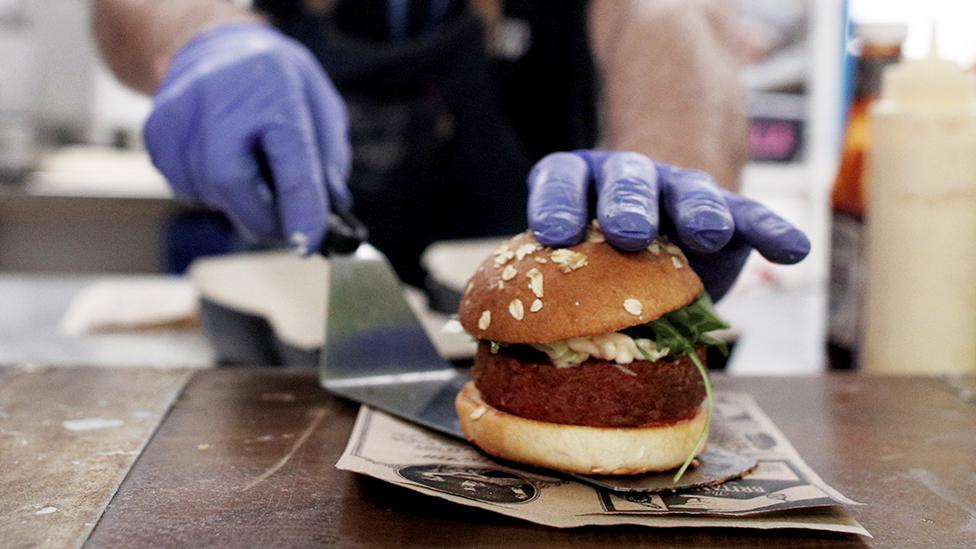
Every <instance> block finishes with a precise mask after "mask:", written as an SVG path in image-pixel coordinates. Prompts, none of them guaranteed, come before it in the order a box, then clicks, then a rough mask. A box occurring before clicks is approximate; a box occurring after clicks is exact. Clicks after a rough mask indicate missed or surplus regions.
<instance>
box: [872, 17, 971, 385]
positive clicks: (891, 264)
mask: <svg viewBox="0 0 976 549" xmlns="http://www.w3.org/2000/svg"><path fill="white" fill-rule="evenodd" d="M871 127H872V143H871V155H870V163H871V172H870V184H871V193H870V202H869V210H868V253H867V259H868V285H867V306H866V308H865V328H866V333H865V341H864V356H863V357H862V360H861V363H862V364H863V365H864V367H865V369H866V370H868V371H870V372H878V373H902V374H904V373H920V372H921V373H962V372H970V373H972V372H976V247H974V246H973V245H972V239H973V235H976V77H974V75H973V74H971V73H969V72H966V71H963V70H962V69H961V68H960V67H959V66H957V65H956V64H955V63H954V62H951V61H948V60H945V59H941V58H940V57H939V55H938V52H937V51H936V47H935V32H934V30H933V33H932V45H931V49H930V52H929V56H928V57H927V58H925V59H921V60H910V61H905V62H902V63H900V64H897V65H894V66H891V67H888V68H887V69H886V70H885V72H884V77H883V82H882V87H881V99H880V101H878V103H877V104H876V105H875V106H874V107H873V109H872V111H871Z"/></svg>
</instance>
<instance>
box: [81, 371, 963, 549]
mask: <svg viewBox="0 0 976 549" xmlns="http://www.w3.org/2000/svg"><path fill="white" fill-rule="evenodd" d="M716 381H717V385H718V387H720V388H722V389H726V390H735V391H746V392H750V393H752V394H753V395H755V396H756V398H757V399H758V400H759V402H760V405H761V406H762V407H763V409H764V410H765V411H766V413H767V414H768V415H769V416H770V417H771V418H772V419H773V421H775V422H776V424H777V425H778V426H779V427H780V429H781V430H782V431H783V432H784V433H785V434H786V435H787V436H788V437H789V438H790V439H791V440H792V442H793V443H794V445H795V446H796V447H797V449H798V450H799V451H800V453H801V454H802V455H803V457H804V458H805V459H806V460H807V462H808V463H809V464H810V465H811V466H812V467H813V468H814V469H815V470H816V471H817V472H818V473H820V474H821V476H823V477H824V479H825V480H826V481H827V482H828V483H830V484H831V485H833V486H834V487H836V488H838V489H839V490H840V491H841V492H843V493H844V494H846V495H848V496H850V497H852V498H854V499H856V500H859V501H862V502H864V503H866V504H867V505H866V506H863V507H856V508H851V509H850V512H851V513H852V514H853V515H854V516H855V518H857V519H858V520H859V521H861V522H862V524H864V526H865V527H867V529H868V530H870V531H871V532H872V533H873V534H874V535H875V538H874V539H873V540H871V539H863V538H859V537H856V536H845V535H836V534H828V533H820V532H808V531H771V532H758V531H748V530H719V529H703V530H694V529H677V530H652V529H647V528H638V527H625V528H618V527H613V528H583V529H573V530H557V529H551V528H545V527H541V526H537V525H534V524H530V523H527V522H520V521H517V520H514V519H509V518H505V517H502V516H498V515H494V514H491V513H488V512H485V511H480V510H475V509H469V508H465V507H461V506H456V505H452V504H450V503H448V502H445V501H441V500H438V499H434V498H429V497H425V496H422V495H419V494H416V493H414V492H410V491H407V490H404V489H400V488H396V487H393V486H390V485H388V484H385V483H382V482H380V481H376V480H372V479H367V478H360V477H357V476H355V475H352V474H349V473H346V472H342V471H338V470H336V469H335V468H334V467H333V464H334V463H335V461H336V460H337V458H338V457H339V455H340V454H341V452H342V449H343V447H344V445H345V442H346V438H347V436H348V433H349V430H350V428H351V426H352V421H353V418H354V415H355V411H356V407H355V406H354V405H352V404H349V403H345V402H342V401H338V400H336V399H333V398H331V397H329V396H328V395H326V394H325V393H323V392H322V391H320V390H319V389H318V383H317V378H316V375H315V373H314V372H309V371H296V370H272V369H265V370H253V369H239V370H214V371H202V372H199V373H198V374H196V376H195V377H194V379H193V380H192V382H191V383H190V384H189V385H188V386H187V388H186V391H185V394H184V395H183V396H182V398H180V400H179V401H177V403H176V404H175V406H174V408H173V410H172V412H171V413H170V415H169V417H168V418H167V420H166V422H165V423H164V424H163V425H162V426H161V427H160V429H159V430H158V432H157V434H156V436H155V437H154V438H153V440H152V441H151V443H150V444H149V446H148V447H147V448H146V451H145V452H144V454H143V456H142V458H141V459H140V460H139V462H138V463H137V464H136V465H135V467H134V468H133V469H132V471H131V473H130V474H129V476H128V478H126V480H125V482H124V483H123V485H122V486H121V487H120V489H119V492H118V494H117V495H116V497H115V499H114V500H113V501H112V503H111V504H110V505H109V506H108V508H107V510H106V512H105V514H104V516H103V518H102V520H101V522H100V523H99V524H98V526H97V528H96V529H95V531H94V532H93V533H92V536H91V538H90V540H89V544H90V545H91V546H92V547H113V546H127V547H135V546H155V545H192V546H199V545H227V546H266V545H284V546H312V545H323V544H325V545H341V546H344V547H373V546H378V547H398V546H404V545H411V544H412V545H417V546H434V547H445V546H467V547H505V548H509V547H535V546H540V545H542V546H570V547H608V546H618V545H619V546H634V545H637V544H662V545H674V546H696V547H698V546H711V545H717V546H732V545H743V544H748V545H752V546H758V547H781V546H791V547H835V546H862V545H878V546H897V547H967V546H974V545H976V491H974V490H973V486H974V484H976V465H974V459H973V456H976V436H974V433H976V406H973V405H972V404H971V403H969V402H967V401H965V400H962V399H961V398H960V397H959V394H958V390H954V389H952V388H950V386H949V385H948V383H947V382H946V381H945V380H939V379H917V378H865V377H857V376H830V377H817V378H770V379H743V378H724V377H718V378H717V380H716Z"/></svg>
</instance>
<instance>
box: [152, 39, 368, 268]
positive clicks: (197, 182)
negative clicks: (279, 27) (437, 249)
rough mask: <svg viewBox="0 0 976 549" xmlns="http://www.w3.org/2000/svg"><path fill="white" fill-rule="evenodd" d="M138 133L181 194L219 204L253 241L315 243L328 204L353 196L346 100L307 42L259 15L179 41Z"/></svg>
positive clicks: (310, 247)
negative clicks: (180, 45)
mask: <svg viewBox="0 0 976 549" xmlns="http://www.w3.org/2000/svg"><path fill="white" fill-rule="evenodd" d="M145 140H146V147H147V148H148V149H149V153H150V155H151V156H152V160H153V163H154V164H155V165H156V167H157V168H159V170H160V171H161V172H162V173H163V175H165V176H166V178H167V179H169V182H170V184H171V185H172V186H173V189H174V190H175V192H176V194H177V195H178V196H181V197H184V198H189V199H192V200H197V201H200V202H203V203H204V204H207V205H208V206H211V207H214V208H217V209H220V210H222V211H223V212H224V213H225V214H227V216H228V217H230V219H231V220H232V221H233V223H234V224H235V225H236V226H237V228H238V229H239V230H240V231H241V232H242V233H244V235H245V236H246V237H248V238H249V239H251V240H254V241H257V242H261V243H266V244H282V243H285V242H288V243H290V245H291V246H293V247H294V248H296V249H297V250H298V251H300V252H302V253H308V252H311V251H315V250H316V249H317V248H318V247H319V244H320V243H321V242H322V240H323V239H324V238H325V230H326V223H327V219H328V213H329V209H330V207H331V208H333V209H344V210H348V209H349V208H350V207H351V205H352V198H351V195H350V193H349V190H348V188H347V187H346V179H347V177H348V174H349V165H350V148H349V143H348V138H347V121H346V110H345V104H344V103H343V101H342V99H341V98H340V97H339V94H338V93H337V92H336V89H335V87H334V86H333V85H332V83H331V82H330V81H329V78H328V77H327V76H326V74H325V72H324V71H323V70H322V68H321V66H320V65H319V63H318V62H317V61H316V60H315V58H314V57H312V55H311V53H309V52H308V50H306V49H305V48H304V47H303V46H301V45H300V44H298V43H297V42H295V41H294V40H292V39H290V38H288V37H286V36H284V35H283V34H281V33H279V32H278V31H276V30H274V29H273V28H271V27H269V26H267V25H264V24H259V23H253V24H233V25H226V26H222V27H217V28H216V29H213V30H211V31H208V32H205V33H203V34H201V35H199V36H197V37H195V38H193V39H191V40H190V41H189V42H188V43H187V44H186V45H185V46H183V48H182V49H181V50H180V51H179V52H177V54H176V55H175V56H173V59H172V61H171V63H170V66H169V69H168V71H167V74H166V78H165V79H164V81H163V83H162V85H161V86H160V88H159V90H158V91H157V93H156V97H155V105H154V108H153V111H152V114H151V115H150V117H149V120H148V121H147V122H146V126H145Z"/></svg>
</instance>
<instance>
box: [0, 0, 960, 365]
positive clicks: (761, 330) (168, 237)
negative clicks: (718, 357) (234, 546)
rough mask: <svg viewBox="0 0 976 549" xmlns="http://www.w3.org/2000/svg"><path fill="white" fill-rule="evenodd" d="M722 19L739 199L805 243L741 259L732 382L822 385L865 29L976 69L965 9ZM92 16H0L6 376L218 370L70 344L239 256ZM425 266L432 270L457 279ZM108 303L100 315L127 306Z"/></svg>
mask: <svg viewBox="0 0 976 549" xmlns="http://www.w3.org/2000/svg"><path fill="white" fill-rule="evenodd" d="M242 3H243V4H246V2H242ZM733 4H734V5H735V8H736V13H737V18H738V20H737V21H736V22H735V23H736V25H737V28H738V29H739V32H738V36H739V38H740V40H739V42H740V43H739V44H738V47H739V50H740V51H738V52H737V53H738V55H740V56H741V57H743V58H744V59H745V60H746V66H745V68H744V69H743V70H742V72H741V82H742V85H743V86H744V88H745V89H746V90H747V108H748V113H749V118H750V126H749V146H750V158H751V160H750V162H749V164H748V166H747V168H746V169H745V172H744V174H743V179H742V192H743V193H744V194H746V195H748V196H751V197H754V198H756V199H758V200H760V201H762V202H765V203H767V204H768V205H770V206H771V207H772V208H773V209H774V210H776V211H777V212H779V213H780V214H781V215H783V216H784V217H785V218H787V219H789V220H791V221H792V222H794V223H795V224H797V225H798V226H800V227H801V228H803V229H805V230H806V231H807V233H808V234H809V235H810V238H811V241H812V244H813V253H812V254H811V256H810V257H809V258H808V259H807V260H806V261H805V262H803V263H801V264H800V265H797V266H791V267H780V266H774V265H772V264H770V263H768V262H766V261H764V260H762V259H761V258H759V257H758V256H755V257H753V258H751V259H750V263H749V264H748V267H747V269H746V271H745V272H744V274H743V275H742V277H741V278H740V280H739V282H738V283H737V285H736V287H735V288H734V289H733V291H732V292H731V294H730V295H729V296H728V297H726V298H725V300H723V302H722V303H721V304H720V309H721V312H722V313H724V314H725V315H726V316H727V317H728V318H729V319H730V320H731V322H732V324H733V325H734V326H735V327H736V331H737V334H738V336H739V340H738V343H737V345H736V351H735V354H734V356H733V361H732V362H731V363H730V365H729V370H730V371H732V372H734V373H741V374H801V373H813V372H819V371H822V370H824V369H826V368H827V367H828V358H829V356H828V355H829V353H828V348H829V347H828V345H827V340H828V316H829V313H828V304H829V302H830V299H829V298H830V293H831V288H830V283H831V270H832V268H834V269H836V268H843V265H841V266H840V267H838V265H837V264H836V262H837V259H836V258H835V259H834V265H833V267H832V260H831V241H832V236H831V229H832V226H833V225H832V223H833V219H834V217H835V210H836V203H835V202H836V201H835V200H832V194H833V190H834V188H835V182H836V181H837V178H838V173H839V167H840V165H841V159H842V157H843V150H844V135H845V127H846V126H847V116H848V112H849V108H850V105H851V104H852V102H853V101H854V100H855V98H856V93H855V87H856V86H855V82H856V80H857V70H858V63H857V55H858V50H857V48H856V47H855V46H856V44H857V40H855V38H857V37H858V35H859V30H858V29H862V31H861V35H862V37H863V36H867V37H869V38H871V39H874V40H881V41H888V42H892V43H895V44H897V45H900V46H901V53H902V54H903V55H904V56H906V57H922V56H924V55H925V54H926V53H927V51H928V47H929V40H930V35H931V32H932V26H933V24H935V25H937V27H938V39H937V43H938V47H939V51H940V53H941V54H942V55H943V56H944V57H947V58H950V59H952V60H954V61H956V62H958V63H959V64H961V65H962V66H964V67H970V66H972V64H973V61H974V56H976V33H973V32H972V26H973V24H974V23H976V3H972V2H965V1H951V0H929V1H927V2H918V1H910V0H904V1H893V0H849V1H847V2H845V1H842V0H738V1H735V2H733ZM90 10H91V6H90V3H89V2H87V1H83V0H0V308H2V309H3V310H2V311H0V315H2V316H0V363H9V362H13V361H31V362H44V361H56V360H63V361H72V362H77V361H88V362H92V363H106V364H120V363H126V362H129V361H136V360H138V359H139V357H140V356H144V355H145V353H146V350H147V349H151V350H153V352H154V353H157V354H155V355H154V357H155V358H154V360H156V361H158V362H160V363H166V362H172V363H183V364H189V365H208V364H212V363H213V362H214V361H215V360H216V359H217V358H218V357H216V356H215V351H214V349H213V348H212V346H210V345H208V343H207V342H206V340H205V338H203V337H202V336H201V335H200V334H199V327H198V326H197V327H193V326H191V327H189V328H179V329H177V328H174V327H172V326H170V327H169V328H172V330H171V331H167V332H154V333H152V334H148V333H140V334H137V335H136V336H133V337H135V338H134V339H133V338H132V337H128V336H126V335H125V334H120V333H111V332H112V330H94V331H93V333H89V334H87V335H79V334H82V333H83V332H85V327H84V326H85V322H86V321H84V320H82V321H77V322H76V323H78V322H80V324H81V325H82V327H81V328H78V327H77V326H76V328H75V331H74V332H72V331H71V330H70V329H69V330H67V331H66V328H65V315H66V314H67V313H68V310H69V308H70V307H71V306H72V305H77V298H78V296H79V293H81V292H82V291H83V290H85V289H89V288H90V286H91V285H92V284H94V283H97V282H104V281H111V280H127V281H141V282H153V281H156V282H165V281H171V280H173V279H172V278H170V277H169V276H167V275H180V274H182V273H184V271H185V269H186V267H187V265H189V264H190V262H191V261H192V260H193V259H195V258H198V257H201V256H212V255H220V254H223V253H228V252H232V251H237V250H239V249H240V244H239V241H238V239H236V237H235V236H234V235H233V234H231V229H230V227H229V225H221V224H220V223H219V222H214V221H213V219H212V218H211V217H208V216H207V215H206V214H204V213H203V212H202V211H200V210H198V209H196V208H195V207H193V206H190V205H186V204H180V203H177V202H175V201H173V200H172V199H171V194H170V191H169V188H168V186H167V184H166V182H165V180H164V179H163V177H162V176H161V175H160V174H159V173H158V172H157V171H156V170H155V169H154V168H153V167H152V165H151V163H150V162H149V159H148V156H147V154H146V153H145V152H144V149H143V145H142V142H141V131H142V130H141V127H142V124H143V122H144V120H145V118H146V117H147V115H148V113H149V110H150V107H151V99H150V98H148V97H145V96H142V95H139V94H137V93H134V92H132V91H129V90H127V89H126V88H125V87H123V86H122V85H120V84H119V83H118V82H117V81H116V80H115V79H114V78H113V76H111V74H110V73H109V71H108V70H107V69H106V67H105V65H104V64H103V62H102V61H101V60H100V59H99V56H98V53H97V50H96V48H95V45H94V43H93V40H92V37H91V36H90V33H89V22H88V21H89V18H90ZM508 28H509V29H512V28H517V25H516V26H515V27H512V26H509V27H508ZM974 154H976V151H974ZM186 235H193V237H192V238H189V237H187V236H186ZM444 249H446V250H448V251H443V250H442V251H441V253H458V252H457V251H456V250H455V249H454V248H451V247H450V246H446V247H444ZM451 250H454V251H453V252H452V251H451ZM436 253H437V251H436V250H435V251H434V252H433V254H434V256H432V257H428V262H427V263H428V266H429V268H431V269H432V270H436V269H437V268H439V267H438V266H441V265H452V264H454V263H455V262H452V261H450V260H444V259H443V258H438V257H436ZM462 255H463V253H462ZM432 274H434V275H435V277H436V276H438V273H436V272H435V273H432ZM226 276H236V275H233V274H228V275H226ZM206 277H208V278H207V281H208V283H211V284H215V285H218V286H219V285H222V284H223V283H224V282H223V281H221V280H220V279H219V278H220V277H219V274H212V275H211V274H208V275H206ZM213 277H216V278H217V280H216V281H214V280H213ZM451 278H452V277H451V274H450V273H445V274H443V275H442V276H441V279H443V280H451ZM197 286H199V284H198V285H197ZM110 293H111V292H110ZM177 293H178V292H177ZM112 295H113V296H114V297H112V298H104V297H103V298H102V300H101V301H99V306H101V307H107V306H110V305H111V304H112V303H111V299H122V297H119V296H121V295H125V294H124V293H123V294H119V293H115V294H112ZM128 295H132V294H128ZM136 295H138V294H136ZM154 295H156V296H157V297H158V296H160V295H162V296H164V297H162V298H161V299H162V300H163V301H166V300H167V299H168V298H166V297H165V296H166V295H167V294H166V293H165V292H163V293H162V294H160V293H156V294H154ZM180 295H182V294H180ZM106 299H108V300H109V305H105V302H106V301H105V300H106ZM169 299H170V300H172V299H175V298H169ZM119 303H120V302H118V301H117V302H115V305H116V306H117V307H119V308H126V307H130V306H131V303H128V304H121V305H120V304H119ZM89 306H90V305H89ZM79 314H80V315H81V316H84V314H83V313H76V315H79ZM89 314H90V313H89ZM106 314H108V315H109V316H112V313H106ZM75 318H76V320H77V316H76V317H75ZM89 322H93V321H90V320H89ZM69 324H70V323H69ZM107 324H112V323H111V322H108V323H107ZM191 324H192V323H191ZM103 327H104V326H103ZM312 331H314V329H313V330H312ZM161 334H162V339H160V337H161ZM847 344H848V345H849V342H848V343H847ZM843 345H844V343H843V342H841V343H840V346H841V347H843ZM835 346H836V345H835ZM841 351H843V349H841ZM836 360H843V358H840V359H836Z"/></svg>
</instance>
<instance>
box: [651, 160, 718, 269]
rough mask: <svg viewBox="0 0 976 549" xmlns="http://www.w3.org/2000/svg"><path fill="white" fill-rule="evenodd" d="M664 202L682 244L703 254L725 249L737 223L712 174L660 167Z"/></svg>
mask: <svg viewBox="0 0 976 549" xmlns="http://www.w3.org/2000/svg"><path fill="white" fill-rule="evenodd" d="M658 174H659V175H660V178H661V195H662V196H661V198H662V201H663V205H664V208H665V211H666V212H667V214H668V216H669V217H670V218H671V220H672V221H673V222H674V228H675V232H676V233H677V236H678V239H679V240H680V243H681V244H684V245H685V246H687V247H688V248H691V249H692V250H696V251H700V252H714V251H717V250H720V249H722V247H723V246H725V245H726V244H728V242H729V240H731V239H732V235H733V233H734V231H735V229H736V226H735V221H734V218H733V216H732V213H731V212H730V211H729V207H728V205H727V204H726V201H725V199H724V197H723V193H722V192H721V190H720V188H719V186H718V185H717V184H716V183H715V181H714V180H713V179H712V178H711V176H709V175H708V174H706V173H704V172H701V171H697V170H685V169H681V168H676V167H674V166H668V165H665V164H658Z"/></svg>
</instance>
